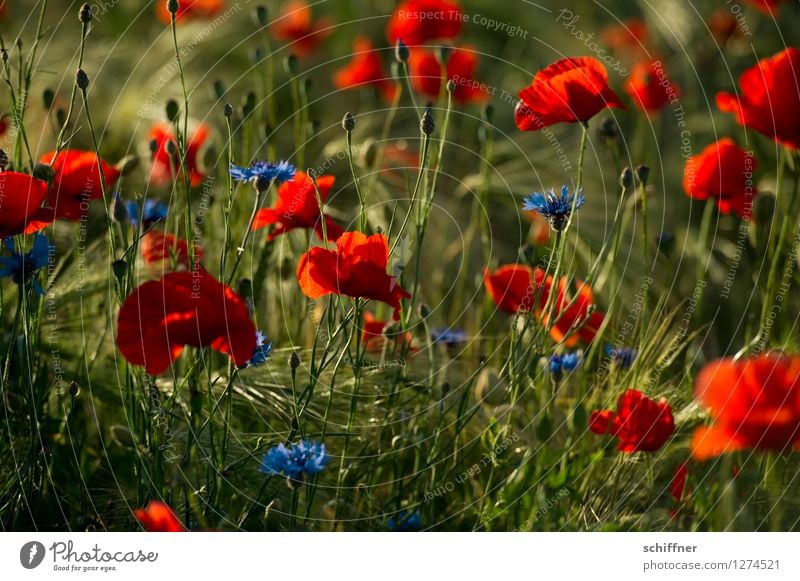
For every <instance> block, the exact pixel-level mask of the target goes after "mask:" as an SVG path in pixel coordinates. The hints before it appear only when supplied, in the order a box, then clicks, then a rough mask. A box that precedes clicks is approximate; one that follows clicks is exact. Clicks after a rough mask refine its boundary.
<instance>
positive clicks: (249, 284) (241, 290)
mask: <svg viewBox="0 0 800 581" xmlns="http://www.w3.org/2000/svg"><path fill="white" fill-rule="evenodd" d="M236 292H237V293H238V294H239V296H240V297H244V298H248V297H251V296H253V281H252V280H250V279H249V278H240V279H239V283H238V284H237V285H236Z"/></svg>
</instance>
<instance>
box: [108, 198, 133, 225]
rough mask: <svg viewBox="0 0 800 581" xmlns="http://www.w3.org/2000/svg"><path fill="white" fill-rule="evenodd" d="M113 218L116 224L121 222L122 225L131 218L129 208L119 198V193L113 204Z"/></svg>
mask: <svg viewBox="0 0 800 581" xmlns="http://www.w3.org/2000/svg"><path fill="white" fill-rule="evenodd" d="M111 217H112V218H114V221H115V222H119V223H120V224H122V223H124V222H126V221H127V220H128V218H129V216H128V206H127V205H126V204H125V202H123V201H122V198H120V197H119V193H117V194H116V195H115V196H114V199H113V200H112V202H111Z"/></svg>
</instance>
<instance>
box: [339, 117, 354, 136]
mask: <svg viewBox="0 0 800 581" xmlns="http://www.w3.org/2000/svg"><path fill="white" fill-rule="evenodd" d="M342 127H343V128H344V130H345V131H347V132H348V133H350V132H352V131H353V129H355V128H356V120H355V118H354V117H353V115H352V114H351V113H345V114H344V117H343V118H342Z"/></svg>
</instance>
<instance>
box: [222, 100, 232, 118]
mask: <svg viewBox="0 0 800 581" xmlns="http://www.w3.org/2000/svg"><path fill="white" fill-rule="evenodd" d="M222 114H223V115H225V117H227V118H228V119H230V118H231V116H232V115H233V105H231V104H230V103H225V107H224V108H223V109H222Z"/></svg>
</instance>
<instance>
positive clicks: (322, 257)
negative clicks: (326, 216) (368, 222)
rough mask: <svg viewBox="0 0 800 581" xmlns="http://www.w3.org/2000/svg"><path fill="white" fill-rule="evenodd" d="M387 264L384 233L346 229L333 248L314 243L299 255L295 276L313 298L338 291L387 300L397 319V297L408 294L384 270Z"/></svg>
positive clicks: (398, 307)
mask: <svg viewBox="0 0 800 581" xmlns="http://www.w3.org/2000/svg"><path fill="white" fill-rule="evenodd" d="M388 265H389V241H388V239H387V238H386V236H384V235H383V234H373V235H372V236H369V237H367V236H366V235H364V234H362V233H361V232H345V233H344V234H342V235H341V237H339V239H338V240H337V241H336V250H328V249H327V248H321V247H319V246H317V247H315V248H312V249H311V250H309V251H308V252H306V253H305V254H304V255H303V256H301V257H300V263H299V264H298V265H297V280H298V281H299V282H300V288H301V289H302V290H303V292H304V293H305V295H306V296H307V297H309V298H312V299H318V298H320V297H324V296H325V295H329V294H338V295H347V296H349V297H354V298H365V299H370V300H375V301H381V302H383V303H386V304H387V305H389V306H390V307H392V308H393V309H394V320H395V321H396V320H398V319H399V318H400V301H401V300H402V299H404V298H411V295H409V294H408V293H407V292H406V291H405V290H403V288H402V287H401V286H400V283H399V282H398V280H397V279H396V278H395V277H393V276H391V275H390V274H388V273H387V268H388Z"/></svg>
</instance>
